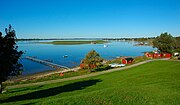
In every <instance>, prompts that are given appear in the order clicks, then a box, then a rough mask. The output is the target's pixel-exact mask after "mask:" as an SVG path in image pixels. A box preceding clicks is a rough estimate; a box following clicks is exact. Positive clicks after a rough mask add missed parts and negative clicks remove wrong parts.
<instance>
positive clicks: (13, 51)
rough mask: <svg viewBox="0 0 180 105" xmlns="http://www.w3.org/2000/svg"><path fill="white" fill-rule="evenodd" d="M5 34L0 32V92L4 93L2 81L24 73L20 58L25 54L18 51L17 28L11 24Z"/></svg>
mask: <svg viewBox="0 0 180 105" xmlns="http://www.w3.org/2000/svg"><path fill="white" fill-rule="evenodd" d="M5 34H6V35H5V36H3V35H2V33H1V32H0V92H1V93H2V89H3V86H2V82H4V81H6V80H7V79H8V78H9V77H11V76H17V75H19V74H21V73H22V70H23V69H22V67H23V66H22V64H21V63H20V62H19V58H20V57H21V55H22V54H23V52H22V51H18V46H17V45H16V42H15V39H16V34H15V30H13V29H12V27H11V25H9V28H6V29H5Z"/></svg>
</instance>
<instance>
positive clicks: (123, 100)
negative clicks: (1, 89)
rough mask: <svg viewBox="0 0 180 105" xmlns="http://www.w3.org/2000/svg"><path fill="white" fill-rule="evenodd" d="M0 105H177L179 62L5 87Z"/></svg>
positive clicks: (146, 65)
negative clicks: (40, 83)
mask: <svg viewBox="0 0 180 105" xmlns="http://www.w3.org/2000/svg"><path fill="white" fill-rule="evenodd" d="M0 104H1V105H8V104H10V105H21V104H23V105H26V104H37V105H40V104H41V105H121V104H125V105H142V104H143V105H180V62H178V61H153V62H149V63H146V64H143V65H140V66H138V67H134V68H131V69H126V70H123V71H116V72H112V73H108V74H103V75H99V76H95V77H91V78H86V79H79V80H73V81H67V82H61V83H54V84H49V85H39V86H33V87H26V88H19V89H11V90H8V91H7V92H6V93H4V94H0Z"/></svg>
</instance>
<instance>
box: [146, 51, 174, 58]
mask: <svg viewBox="0 0 180 105" xmlns="http://www.w3.org/2000/svg"><path fill="white" fill-rule="evenodd" d="M144 55H145V56H146V57H148V58H170V57H171V56H172V54H169V53H157V52H156V53H153V52H145V53H144Z"/></svg>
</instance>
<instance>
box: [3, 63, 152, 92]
mask: <svg viewBox="0 0 180 105" xmlns="http://www.w3.org/2000/svg"><path fill="white" fill-rule="evenodd" d="M152 61H154V60H147V61H143V62H139V63H136V64H132V65H129V66H126V67H121V68H114V69H110V70H107V71H101V72H97V73H91V74H87V75H82V76H75V77H69V78H63V79H56V80H49V81H43V82H36V83H28V84H19V85H13V86H7V87H6V89H13V88H22V87H28V86H36V85H46V84H51V83H58V82H64V81H69V80H76V79H82V78H87V77H92V76H97V75H101V74H105V73H110V72H114V71H120V70H125V69H129V68H132V67H136V66H139V65H142V64H145V63H148V62H152Z"/></svg>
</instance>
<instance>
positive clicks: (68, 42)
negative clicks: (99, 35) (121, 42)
mask: <svg viewBox="0 0 180 105" xmlns="http://www.w3.org/2000/svg"><path fill="white" fill-rule="evenodd" d="M39 43H42V44H54V45H78V44H91V43H93V44H104V43H107V41H103V40H96V41H53V42H39Z"/></svg>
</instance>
